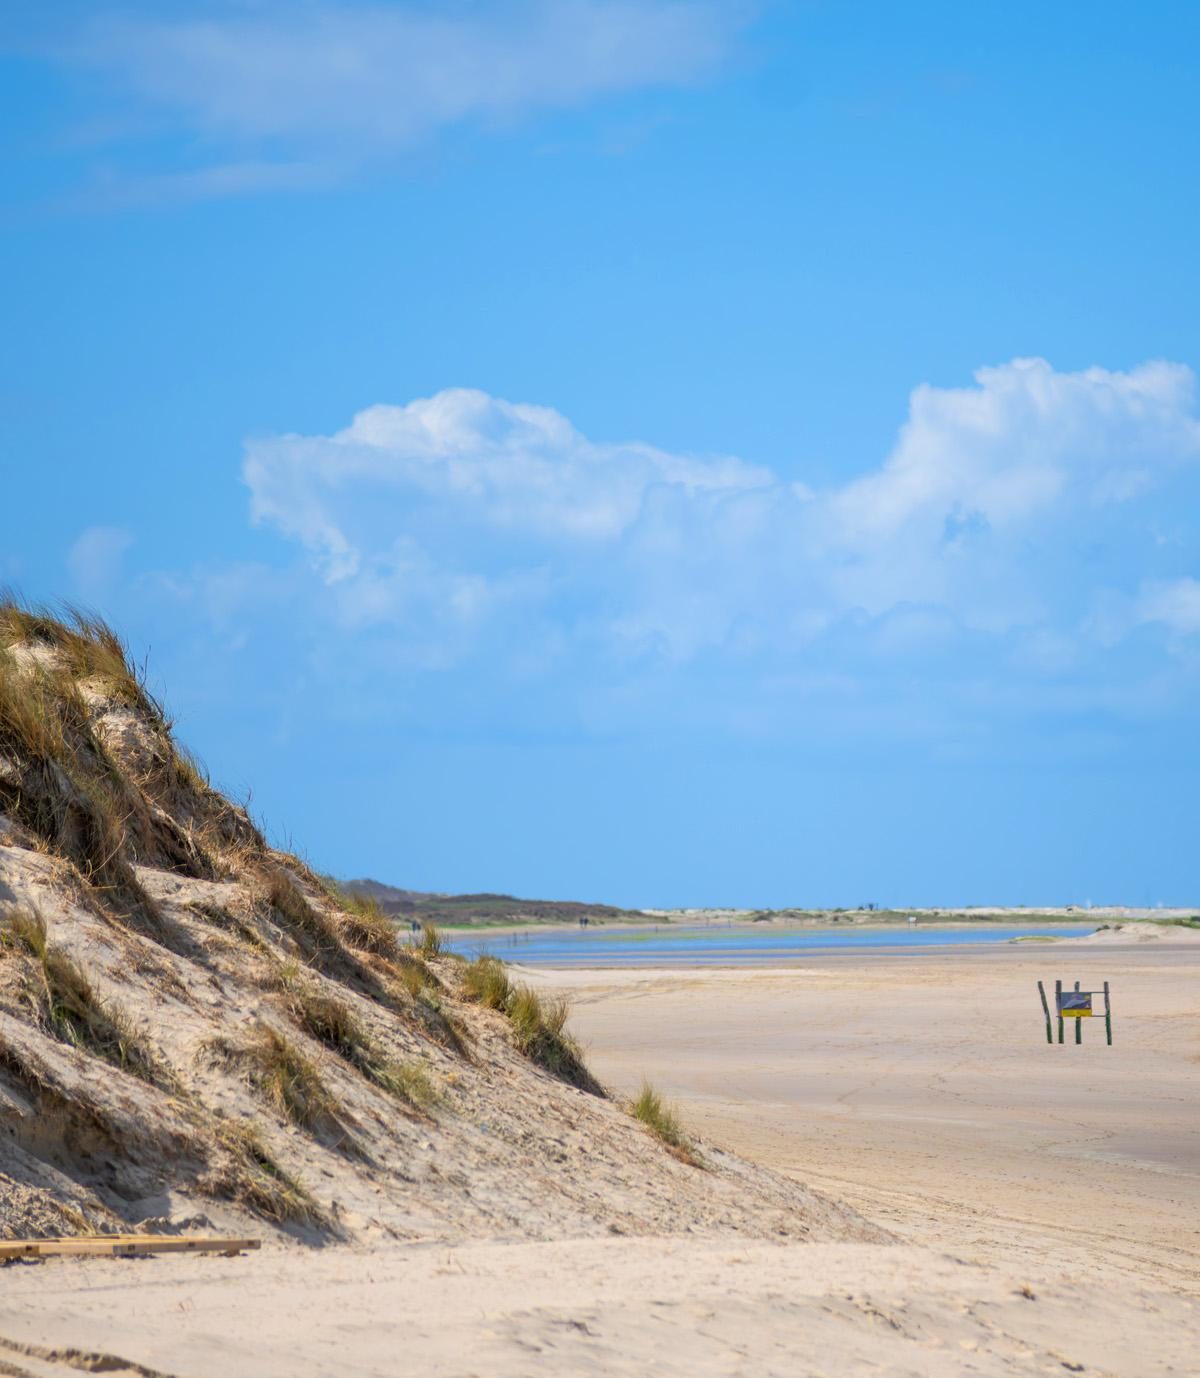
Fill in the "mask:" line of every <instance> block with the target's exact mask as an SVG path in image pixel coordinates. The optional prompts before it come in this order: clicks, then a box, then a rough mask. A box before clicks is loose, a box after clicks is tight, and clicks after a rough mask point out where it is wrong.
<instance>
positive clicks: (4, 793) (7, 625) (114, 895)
mask: <svg viewBox="0 0 1200 1378" xmlns="http://www.w3.org/2000/svg"><path fill="white" fill-rule="evenodd" d="M76 618H77V625H76V627H74V628H72V627H68V626H66V625H65V624H62V623H58V622H55V621H54V620H53V619H52V618H50V617H49V616H48V615H45V614H41V613H34V612H31V611H29V610H28V609H25V608H23V607H21V606H20V605H18V604H16V603H13V602H11V601H8V602H0V752H4V753H5V754H6V755H8V756H9V757H10V759H11V763H12V767H13V768H12V769H11V770H10V771H8V772H6V774H5V775H4V776H3V777H0V809H3V810H4V811H5V812H7V813H9V814H10V815H11V816H12V817H13V818H14V819H16V821H17V822H19V823H21V824H22V825H23V826H24V827H25V828H26V829H28V830H29V832H31V833H32V834H33V835H34V837H36V838H37V839H38V841H39V843H40V844H41V845H43V846H45V847H46V848H47V849H48V850H50V851H53V852H55V853H57V854H58V855H60V856H62V857H64V858H65V859H66V860H68V861H70V862H71V863H72V864H73V865H74V866H75V867H76V869H77V870H78V871H79V873H80V874H81V876H82V877H83V879H84V880H85V881H86V882H87V883H88V885H89V886H90V887H92V889H93V890H94V891H95V892H97V894H98V895H99V896H100V897H101V898H102V899H103V900H104V902H105V903H106V904H107V906H108V907H109V908H112V909H116V910H119V911H121V912H122V913H123V914H124V916H126V917H130V916H132V915H134V914H138V913H140V914H141V915H143V916H146V917H149V918H151V919H154V920H156V919H157V911H156V909H155V907H154V905H153V904H152V903H151V902H150V900H149V898H148V897H147V895H146V894H145V892H144V891H143V890H142V887H141V886H140V885H139V884H138V881H137V879H136V876H135V875H134V872H133V869H132V867H131V866H130V864H129V859H128V857H127V855H126V851H127V846H126V841H127V839H126V830H127V824H128V823H129V821H130V818H131V816H132V815H133V813H134V812H135V810H136V809H137V807H138V804H139V803H140V797H139V798H138V799H135V798H134V797H133V795H132V794H131V793H130V790H129V787H128V784H127V782H126V781H125V779H124V777H123V776H122V774H121V772H120V771H119V769H118V768H117V766H116V765H115V764H114V762H113V760H112V759H111V757H110V756H109V754H108V752H107V750H106V749H105V747H104V745H103V743H102V742H101V741H100V739H99V738H98V737H97V735H96V733H95V731H94V730H93V726H92V720H91V714H90V711H89V708H88V705H87V704H86V703H85V701H84V698H83V695H82V693H81V691H80V687H79V684H80V678H79V677H80V674H81V672H83V671H86V672H87V673H88V674H89V675H90V676H91V677H92V678H93V679H94V678H96V677H97V676H100V677H101V678H102V679H103V681H104V683H105V684H106V685H111V684H112V683H114V682H119V685H120V686H122V687H121V688H120V689H119V693H118V690H113V691H112V692H113V693H114V695H118V696H121V695H123V696H126V697H129V698H130V699H136V700H137V701H138V703H139V705H142V704H143V701H144V705H145V706H144V711H145V712H147V713H151V714H153V715H155V716H156V720H157V721H159V722H161V721H162V717H161V709H160V708H159V707H158V706H157V705H156V704H154V703H153V700H151V699H150V697H149V696H148V695H147V694H145V693H144V690H143V689H142V688H141V687H140V685H139V683H138V681H137V677H136V676H135V675H134V672H133V671H132V670H131V669H130V667H129V666H128V664H127V663H126V662H125V661H124V660H122V661H121V662H120V664H121V666H123V668H122V669H119V668H118V666H117V657H118V649H117V648H119V646H120V643H119V641H117V640H116V637H115V633H111V632H109V631H101V630H100V627H101V625H102V624H99V623H94V622H89V621H87V620H86V619H84V617H83V615H82V614H76ZM80 629H82V630H80ZM93 638H96V639H95V640H93ZM120 654H121V655H123V654H124V653H123V651H121V652H120ZM143 809H144V806H143Z"/></svg>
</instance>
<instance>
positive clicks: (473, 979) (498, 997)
mask: <svg viewBox="0 0 1200 1378" xmlns="http://www.w3.org/2000/svg"><path fill="white" fill-rule="evenodd" d="M463 995H464V996H465V998H466V999H468V1000H474V1001H476V1002H477V1003H478V1004H480V1005H485V1006H486V1007H487V1008H488V1009H489V1010H499V1011H500V1012H501V1014H507V1013H508V1002H509V1000H510V999H511V997H512V983H511V982H510V981H509V979H508V971H507V970H506V968H505V966H504V963H503V962H502V961H500V960H499V958H497V957H486V956H485V957H476V958H475V960H474V961H473V962H470V963H469V964H468V965H467V966H465V967H464V968H463Z"/></svg>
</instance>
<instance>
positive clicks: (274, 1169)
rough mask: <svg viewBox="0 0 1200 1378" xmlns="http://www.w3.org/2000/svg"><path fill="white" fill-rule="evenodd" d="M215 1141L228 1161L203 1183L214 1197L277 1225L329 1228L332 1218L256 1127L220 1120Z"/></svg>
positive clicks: (210, 1174) (215, 1133) (215, 1132)
mask: <svg viewBox="0 0 1200 1378" xmlns="http://www.w3.org/2000/svg"><path fill="white" fill-rule="evenodd" d="M214 1138H215V1140H216V1142H217V1144H218V1145H219V1146H220V1147H221V1148H222V1149H223V1150H224V1151H225V1154H226V1155H227V1161H226V1163H225V1164H224V1165H223V1166H222V1167H220V1168H218V1169H216V1170H214V1171H213V1172H210V1173H209V1175H208V1177H207V1178H206V1179H205V1180H204V1182H203V1183H202V1185H203V1186H204V1188H205V1190H207V1191H208V1192H209V1194H210V1195H213V1196H222V1197H226V1198H228V1199H230V1200H233V1201H236V1202H238V1204H240V1205H243V1206H245V1207H246V1208H247V1209H248V1210H251V1211H253V1212H254V1213H255V1214H256V1215H260V1216H262V1217H263V1218H264V1219H267V1220H271V1221H274V1222H275V1223H276V1224H281V1225H286V1224H297V1225H316V1226H320V1227H323V1228H328V1225H329V1221H328V1218H327V1217H326V1215H325V1213H324V1212H323V1211H322V1210H321V1208H320V1207H319V1206H318V1205H317V1203H316V1201H315V1200H314V1198H313V1196H312V1194H311V1193H310V1192H309V1190H308V1189H307V1188H306V1187H305V1186H304V1185H303V1184H302V1183H301V1182H300V1181H299V1179H298V1178H296V1177H293V1176H292V1175H291V1174H290V1173H287V1172H285V1171H284V1170H283V1168H281V1167H280V1166H279V1164H278V1163H277V1162H276V1161H275V1159H274V1158H273V1157H272V1156H271V1154H270V1152H269V1151H268V1150H267V1147H266V1145H265V1144H264V1143H263V1141H262V1137H261V1135H260V1134H259V1132H258V1130H257V1129H255V1128H254V1126H253V1125H251V1124H247V1123H246V1122H245V1121H239V1120H226V1119H222V1120H218V1121H217V1124H216V1127H215V1130H214Z"/></svg>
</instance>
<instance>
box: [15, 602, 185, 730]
mask: <svg viewBox="0 0 1200 1378" xmlns="http://www.w3.org/2000/svg"><path fill="white" fill-rule="evenodd" d="M20 645H27V646H33V647H40V648H44V649H48V650H51V651H53V652H54V653H55V658H56V659H57V661H58V663H59V664H60V665H61V666H62V668H63V669H64V670H65V671H66V673H67V674H69V675H70V676H71V678H72V679H74V680H84V681H89V682H91V684H92V686H93V687H94V688H95V689H96V691H97V692H99V693H101V694H103V696H104V697H105V698H107V699H109V700H111V701H113V702H116V703H122V704H125V705H127V706H128V707H130V708H135V709H137V711H138V712H140V713H142V714H143V715H145V716H146V717H148V718H149V719H150V720H151V721H152V722H154V723H155V724H156V725H157V726H159V727H161V728H165V727H166V726H167V719H166V715H165V713H164V712H163V708H162V704H160V703H159V701H158V700H157V699H156V698H155V697H154V695H153V694H151V693H150V691H149V690H148V689H147V688H146V676H145V671H144V670H143V669H142V668H140V667H138V666H135V665H134V664H133V663H132V661H131V660H130V658H129V650H128V647H127V646H126V645H125V643H124V641H122V640H121V638H120V636H118V635H117V633H116V632H115V631H114V630H113V629H112V627H110V626H109V625H108V623H107V622H105V621H104V619H103V618H102V617H98V616H97V615H96V614H95V613H90V612H87V611H85V610H83V609H81V608H76V607H72V606H71V605H69V604H68V605H67V606H65V607H64V608H63V609H62V614H61V616H58V615H55V613H54V612H52V611H51V610H50V609H48V608H39V607H32V606H29V605H27V604H24V603H22V602H20V601H19V600H18V599H16V598H13V597H11V596H5V597H3V598H0V646H3V647H6V648H11V647H14V646H20Z"/></svg>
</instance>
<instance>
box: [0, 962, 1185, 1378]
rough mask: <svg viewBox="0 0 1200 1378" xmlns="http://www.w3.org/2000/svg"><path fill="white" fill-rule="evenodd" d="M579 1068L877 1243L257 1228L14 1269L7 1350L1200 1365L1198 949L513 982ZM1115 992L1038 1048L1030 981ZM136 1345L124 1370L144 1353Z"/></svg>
mask: <svg viewBox="0 0 1200 1378" xmlns="http://www.w3.org/2000/svg"><path fill="white" fill-rule="evenodd" d="M529 974H530V975H531V976H532V977H533V978H534V979H536V980H538V981H539V982H541V983H543V984H545V985H547V986H555V987H558V988H564V989H568V990H569V991H570V992H571V994H572V996H573V999H574V1002H575V1014H574V1025H575V1027H576V1029H577V1030H578V1032H579V1034H580V1035H581V1036H582V1037H583V1039H584V1040H585V1042H586V1043H587V1044H588V1047H589V1055H590V1058H591V1062H592V1065H593V1066H594V1067H595V1068H596V1070H597V1071H598V1072H599V1074H600V1075H601V1076H602V1077H603V1078H604V1079H605V1080H606V1081H607V1082H608V1083H609V1084H610V1085H611V1086H612V1087H614V1088H615V1089H617V1090H619V1091H624V1092H629V1091H632V1090H635V1089H636V1088H637V1086H638V1085H639V1084H640V1081H641V1078H642V1077H643V1076H649V1077H650V1078H651V1079H652V1080H653V1081H654V1082H655V1084H656V1085H658V1086H659V1087H660V1088H661V1089H662V1090H664V1091H665V1092H667V1093H668V1094H669V1095H670V1096H671V1097H672V1098H673V1099H674V1100H675V1101H676V1102H677V1104H678V1106H679V1108H680V1110H681V1112H682V1114H683V1117H684V1119H685V1121H686V1122H687V1124H688V1125H689V1126H690V1127H691V1128H692V1129H694V1130H695V1131H696V1132H697V1133H699V1134H701V1135H702V1136H704V1138H705V1139H706V1140H708V1141H710V1142H712V1143H714V1144H719V1145H721V1146H722V1147H725V1148H728V1149H734V1150H736V1151H738V1152H739V1153H741V1154H743V1155H745V1156H746V1157H748V1158H750V1159H753V1160H755V1161H758V1162H760V1163H763V1164H765V1165H768V1166H771V1167H774V1168H776V1169H778V1170H781V1171H782V1172H784V1173H786V1174H788V1175H791V1176H793V1177H795V1178H797V1179H799V1180H801V1181H803V1182H805V1183H808V1184H810V1185H811V1186H813V1187H816V1188H819V1189H821V1190H823V1191H824V1192H826V1193H828V1194H829V1195H831V1196H834V1197H836V1198H839V1199H841V1200H844V1201H847V1202H849V1203H850V1204H851V1205H853V1206H856V1207H857V1208H858V1209H859V1210H861V1211H862V1212H863V1214H864V1215H865V1216H867V1217H868V1218H869V1219H871V1220H874V1221H876V1222H878V1223H880V1224H882V1225H884V1226H885V1227H886V1228H887V1229H888V1230H889V1231H891V1232H892V1233H893V1234H894V1236H895V1237H896V1242H895V1243H811V1244H796V1243H778V1244H773V1243H771V1242H763V1241H755V1240H745V1239H739V1238H738V1237H737V1236H736V1235H731V1234H729V1233H727V1232H720V1231H718V1232H715V1233H710V1232H706V1231H703V1230H701V1231H699V1232H696V1233H691V1234H685V1235H682V1236H674V1237H656V1238H649V1237H637V1236H628V1235H613V1236H612V1237H610V1238H607V1239H603V1238H600V1239H597V1238H590V1239H562V1240H549V1241H545V1240H543V1241H521V1240H506V1241H489V1240H483V1239H481V1240H479V1241H478V1242H472V1241H465V1242H464V1241H462V1240H457V1241H452V1242H447V1241H441V1240H437V1239H430V1240H426V1241H423V1242H420V1241H419V1242H416V1243H408V1244H399V1243H397V1244H393V1245H389V1244H381V1245H378V1246H376V1247H372V1248H369V1249H367V1248H359V1247H349V1248H346V1247H334V1248H327V1249H323V1250H319V1251H316V1252H311V1251H295V1250H284V1249H281V1248H279V1247H278V1246H277V1245H276V1246H273V1247H270V1248H268V1249H266V1250H264V1251H263V1253H262V1254H260V1255H250V1256H244V1257H242V1258H239V1259H232V1260H219V1259H190V1258H160V1259H155V1260H153V1261H143V1262H137V1263H134V1262H109V1263H101V1262H97V1261H87V1262H80V1261H77V1260H61V1261H52V1262H48V1263H45V1264H41V1265H36V1266H25V1267H20V1268H9V1269H6V1270H5V1272H4V1274H3V1279H2V1281H3V1286H2V1288H0V1336H3V1337H4V1341H3V1343H0V1370H2V1371H4V1372H9V1373H15V1374H27V1375H34V1376H35V1378H37V1375H49V1374H60V1375H61V1374H62V1373H64V1372H69V1371H71V1370H73V1369H74V1370H77V1369H79V1368H81V1367H91V1368H96V1367H103V1368H104V1369H105V1371H111V1372H129V1373H133V1372H137V1373H141V1374H146V1373H151V1374H171V1375H185V1374H187V1375H192V1378H218V1376H219V1375H220V1376H224V1375H232V1374H250V1373H254V1374H271V1375H278V1378H309V1375H313V1376H314V1378H315V1375H335V1374H338V1375H349V1374H354V1375H372V1376H378V1378H382V1376H383V1375H391V1374H397V1373H414V1374H416V1373H420V1374H437V1375H456V1376H461V1378H467V1375H484V1374H504V1375H513V1376H514V1378H516V1376H517V1375H526V1374H530V1375H542V1374H545V1375H551V1374H554V1375H562V1374H576V1373H596V1374H629V1375H639V1374H650V1373H654V1374H670V1375H680V1378H682V1376H683V1375H695V1374H705V1375H707V1374H713V1375H716V1374H739V1375H741V1374H744V1375H776V1374H778V1375H780V1378H784V1375H787V1378H795V1375H797V1374H812V1375H829V1378H841V1376H842V1375H847V1374H855V1375H856V1374H864V1375H865V1374H877V1373H886V1374H914V1375H915V1374H934V1375H947V1378H949V1376H950V1375H958V1374H987V1375H991V1374H996V1375H1000V1374H1044V1373H1068V1372H1083V1373H1091V1374H1106V1375H1118V1376H1119V1378H1141V1376H1142V1375H1146V1376H1147V1378H1149V1376H1150V1375H1154V1376H1155V1378H1157V1376H1158V1375H1163V1378H1165V1376H1166V1375H1168V1374H1174V1375H1180V1374H1195V1373H1197V1372H1200V1306H1198V1302H1197V1298H1198V1295H1200V1269H1198V1265H1197V1245H1198V1243H1200V1148H1198V1138H1200V1135H1198V1131H1200V1115H1198V1112H1197V1103H1196V1099H1195V1096H1194V1086H1195V1078H1196V1075H1197V1067H1198V1057H1200V1009H1198V1008H1197V1004H1198V1002H1197V999H1196V991H1197V989H1198V985H1197V982H1198V978H1200V945H1197V944H1195V943H1192V942H1188V941H1178V942H1174V943H1172V942H1155V943H1152V944H1140V945H1139V944H1121V943H1103V942H1100V941H1093V942H1078V943H1076V942H1072V943H1069V944H1057V945H1054V946H1053V947H1047V948H1038V947H1033V946H1031V945H1029V946H1027V945H1003V946H1001V947H999V948H996V949H990V950H988V951H986V952H984V951H980V950H978V949H976V950H972V951H969V952H968V951H965V950H955V949H943V950H940V951H938V952H933V953H931V952H924V953H921V954H919V955H916V954H903V955H897V954H891V953H873V954H870V955H869V956H866V957H864V956H863V955H861V954H855V955H852V956H827V957H822V958H821V959H820V960H815V961H806V962H804V963H803V964H802V965H797V966H795V967H790V968H787V969H758V970H739V971H732V970H728V969H724V970H703V971H695V970H688V971H664V970H637V971H620V972H596V971H590V972H562V971H555V972H546V971H538V972H532V971H531V972H530V973H529ZM1058 975H1061V976H1062V977H1064V978H1066V979H1068V980H1072V981H1073V980H1074V979H1081V980H1082V981H1083V983H1084V985H1085V987H1086V986H1087V985H1088V984H1089V983H1090V982H1092V981H1100V980H1103V979H1105V978H1106V977H1107V978H1108V979H1109V980H1110V981H1111V982H1112V983H1113V988H1114V1004H1115V1010H1116V1025H1115V1027H1116V1036H1115V1044H1114V1046H1113V1047H1112V1048H1107V1047H1105V1045H1104V1042H1103V1028H1102V1024H1101V1023H1100V1022H1099V1021H1094V1022H1093V1025H1092V1026H1091V1027H1088V1028H1087V1029H1085V1041H1084V1043H1083V1045H1082V1046H1080V1047H1076V1046H1074V1044H1073V1043H1068V1044H1066V1045H1064V1046H1062V1047H1059V1046H1057V1045H1055V1046H1053V1047H1047V1045H1046V1043H1045V1034H1044V1026H1043V1022H1042V1019H1041V1012H1040V1008H1039V1005H1038V1000H1037V994H1036V987H1035V982H1036V980H1037V978H1038V977H1039V976H1041V977H1042V978H1043V979H1049V980H1051V981H1052V980H1053V979H1054V977H1055V976H1058ZM135 1365H141V1367H135Z"/></svg>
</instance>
